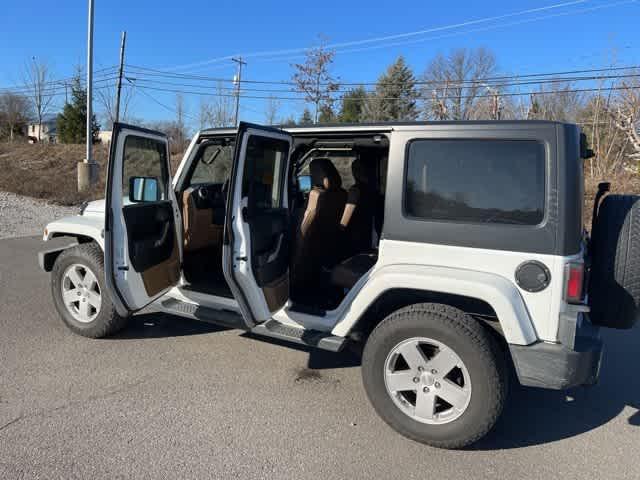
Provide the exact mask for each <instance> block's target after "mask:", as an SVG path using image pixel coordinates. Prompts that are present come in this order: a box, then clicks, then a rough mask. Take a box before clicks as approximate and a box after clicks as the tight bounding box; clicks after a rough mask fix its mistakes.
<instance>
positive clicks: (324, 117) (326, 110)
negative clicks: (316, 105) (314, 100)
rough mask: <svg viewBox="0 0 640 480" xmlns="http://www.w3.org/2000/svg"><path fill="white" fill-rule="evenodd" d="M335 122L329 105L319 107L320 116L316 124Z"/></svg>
mask: <svg viewBox="0 0 640 480" xmlns="http://www.w3.org/2000/svg"><path fill="white" fill-rule="evenodd" d="M335 121H336V114H335V113H334V112H333V108H331V105H323V106H321V107H320V116H319V117H318V123H334V122H335Z"/></svg>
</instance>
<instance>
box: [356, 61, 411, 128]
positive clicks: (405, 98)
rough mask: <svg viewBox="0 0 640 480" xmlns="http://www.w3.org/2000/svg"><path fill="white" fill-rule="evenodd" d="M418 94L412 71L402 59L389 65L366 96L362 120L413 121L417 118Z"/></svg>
mask: <svg viewBox="0 0 640 480" xmlns="http://www.w3.org/2000/svg"><path fill="white" fill-rule="evenodd" d="M417 99H418V92H417V90H416V79H415V76H414V74H413V71H412V70H411V68H410V67H409V65H407V63H406V62H405V60H404V57H402V56H399V57H398V59H397V60H396V61H395V62H394V63H393V64H391V65H390V66H389V67H388V68H387V71H386V72H385V73H383V74H382V75H381V76H380V78H378V82H377V83H376V88H375V92H374V94H373V95H370V96H368V98H367V101H366V103H365V108H364V118H365V119H366V120H373V121H388V120H415V119H416V118H418V108H417Z"/></svg>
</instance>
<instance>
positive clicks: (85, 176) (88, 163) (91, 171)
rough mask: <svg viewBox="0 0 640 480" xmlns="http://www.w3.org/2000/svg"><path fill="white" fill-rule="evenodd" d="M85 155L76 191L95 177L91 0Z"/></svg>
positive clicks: (87, 184)
mask: <svg viewBox="0 0 640 480" xmlns="http://www.w3.org/2000/svg"><path fill="white" fill-rule="evenodd" d="M87 24H88V25H87V157H86V158H85V159H84V162H80V163H78V191H84V190H88V189H89V187H91V185H92V184H93V182H94V181H95V179H96V177H97V173H98V172H97V170H98V168H97V165H96V164H95V163H94V161H93V155H92V154H93V152H92V146H93V145H92V141H93V131H92V126H93V125H92V121H91V120H92V118H93V108H92V100H93V98H92V97H93V0H89V16H88V19H87Z"/></svg>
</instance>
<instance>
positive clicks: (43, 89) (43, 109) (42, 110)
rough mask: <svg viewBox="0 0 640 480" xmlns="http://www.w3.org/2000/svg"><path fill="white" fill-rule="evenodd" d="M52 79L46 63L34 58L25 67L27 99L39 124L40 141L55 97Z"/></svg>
mask: <svg viewBox="0 0 640 480" xmlns="http://www.w3.org/2000/svg"><path fill="white" fill-rule="evenodd" d="M50 78H51V75H50V69H49V65H48V64H47V63H46V62H43V61H38V60H36V58H35V57H33V58H32V59H31V62H30V63H27V65H26V66H25V73H24V83H25V84H26V86H27V90H28V92H29V93H28V95H27V97H28V98H29V101H30V103H31V106H32V109H33V113H34V115H35V117H36V121H37V122H38V141H40V139H41V132H42V120H43V119H44V117H45V115H46V114H47V113H48V112H49V109H50V107H51V103H52V102H53V97H54V96H53V93H52V89H51V87H52V81H51V80H50Z"/></svg>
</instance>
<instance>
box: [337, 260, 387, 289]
mask: <svg viewBox="0 0 640 480" xmlns="http://www.w3.org/2000/svg"><path fill="white" fill-rule="evenodd" d="M377 260H378V254H377V253H373V252H371V253H360V254H358V255H354V256H353V257H350V258H347V259H346V260H345V261H343V262H342V263H340V264H338V265H336V266H335V267H334V269H333V270H332V271H331V283H332V284H334V285H336V286H338V287H342V288H346V289H351V288H353V286H354V285H355V284H356V282H357V281H358V280H360V278H361V277H362V276H363V275H364V274H365V273H367V272H368V271H369V270H371V269H372V268H373V266H374V265H375V263H376V261H377Z"/></svg>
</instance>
